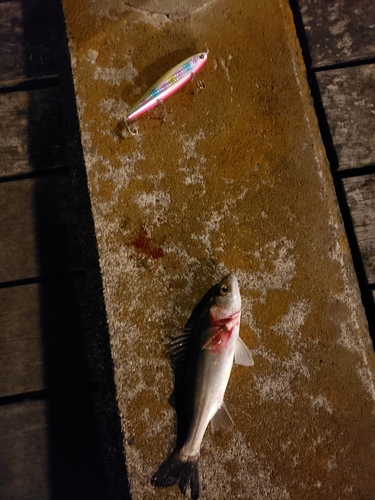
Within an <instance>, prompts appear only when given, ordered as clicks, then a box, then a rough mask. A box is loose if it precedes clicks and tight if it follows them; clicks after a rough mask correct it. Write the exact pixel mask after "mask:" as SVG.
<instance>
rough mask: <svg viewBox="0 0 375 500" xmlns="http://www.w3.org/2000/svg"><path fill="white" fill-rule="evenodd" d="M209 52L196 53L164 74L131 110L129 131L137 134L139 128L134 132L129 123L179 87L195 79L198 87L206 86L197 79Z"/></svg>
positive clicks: (128, 120) (128, 118)
mask: <svg viewBox="0 0 375 500" xmlns="http://www.w3.org/2000/svg"><path fill="white" fill-rule="evenodd" d="M207 56H208V50H207V52H201V53H200V54H195V55H194V56H192V57H188V58H187V59H185V60H184V61H182V62H181V63H179V64H177V66H174V68H172V69H170V70H169V71H168V72H167V73H165V75H163V76H162V77H161V78H160V79H159V80H158V81H157V82H156V83H155V84H154V85H153V86H152V87H151V88H150V89H149V90H148V91H147V92H146V93H145V94H144V95H143V96H142V97H141V98H140V99H139V101H137V102H136V103H135V104H134V106H132V107H131V108H130V110H129V113H128V115H127V116H126V118H125V126H126V128H127V130H128V132H129V133H130V134H132V135H137V134H138V130H136V131H135V132H133V131H132V130H131V129H130V128H129V126H128V123H129V122H131V121H132V120H135V119H136V118H137V117H138V116H140V115H141V114H143V113H145V112H146V111H148V110H149V109H151V108H153V107H154V106H156V105H157V104H161V103H162V102H163V101H165V99H167V98H168V97H169V96H171V95H172V94H174V93H175V92H176V91H177V90H178V89H180V88H181V87H183V86H184V85H185V84H186V83H187V82H189V81H190V80H195V82H196V84H197V87H198V88H200V89H203V88H204V84H203V82H201V81H199V80H197V78H196V76H195V75H196V73H198V71H199V70H200V69H201V68H202V66H203V65H204V64H205V62H206V61H207Z"/></svg>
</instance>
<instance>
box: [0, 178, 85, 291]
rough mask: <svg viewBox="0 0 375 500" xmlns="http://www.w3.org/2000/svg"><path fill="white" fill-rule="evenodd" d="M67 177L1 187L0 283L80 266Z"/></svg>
mask: <svg viewBox="0 0 375 500" xmlns="http://www.w3.org/2000/svg"><path fill="white" fill-rule="evenodd" d="M75 220H76V219H75V214H74V210H73V199H72V192H71V183H70V177H69V175H66V174H64V175H63V174H59V175H54V176H49V177H46V178H36V179H24V180H22V181H16V182H15V181H14V182H5V183H1V184H0V283H1V282H7V281H13V280H20V279H24V278H28V277H33V276H38V275H43V274H46V273H47V274H49V273H56V272H59V273H61V272H64V271H70V270H71V269H75V268H77V267H81V266H82V261H81V255H80V248H79V244H78V241H77V229H76V222H75Z"/></svg>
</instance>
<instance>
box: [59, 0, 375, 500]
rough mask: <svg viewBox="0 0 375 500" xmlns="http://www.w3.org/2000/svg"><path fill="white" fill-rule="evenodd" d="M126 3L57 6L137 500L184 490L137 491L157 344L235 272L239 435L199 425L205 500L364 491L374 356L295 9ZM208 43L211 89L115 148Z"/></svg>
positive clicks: (153, 436)
mask: <svg viewBox="0 0 375 500" xmlns="http://www.w3.org/2000/svg"><path fill="white" fill-rule="evenodd" d="M133 4H134V5H135V6H131V5H130V4H129V2H122V1H119V0H107V1H102V2H92V1H89V0H85V1H82V2H80V6H79V8H78V7H77V2H75V0H64V2H63V5H64V10H65V16H66V22H67V30H68V37H69V43H70V52H71V59H72V66H73V75H74V82H75V88H76V98H77V105H78V111H79V120H80V126H81V133H82V141H83V149H84V155H85V162H86V168H87V176H88V188H89V191H90V196H91V204H92V212H93V217H94V222H95V230H96V237H97V242H98V249H99V255H100V266H101V272H102V278H103V284H104V289H103V293H104V299H105V304H106V312H107V319H108V327H109V332H110V340H111V351H112V358H113V363H114V374H115V383H116V388H117V401H118V407H119V413H120V417H121V422H122V430H123V433H124V449H125V455H126V465H127V470H128V475H129V481H130V490H131V494H132V498H134V499H152V498H160V495H162V497H163V498H181V493H180V492H179V490H178V489H177V488H176V487H173V488H170V489H168V490H165V491H162V492H161V491H160V490H155V489H154V488H153V487H152V486H151V485H150V478H151V475H152V474H153V472H154V471H155V470H156V468H157V467H158V465H159V464H160V463H161V462H162V461H163V460H164V459H165V458H166V457H167V455H168V453H169V452H170V451H171V450H172V448H173V445H174V439H175V421H174V418H175V417H174V412H173V409H172V408H171V407H170V406H169V404H168V397H169V395H170V393H171V391H172V389H173V376H172V370H171V367H170V365H169V360H168V354H167V351H166V348H165V342H166V339H168V338H169V337H170V336H171V335H173V334H175V333H176V332H178V331H179V330H180V329H181V328H182V327H183V325H184V324H185V322H186V320H187V318H188V317H189V314H190V312H191V310H192V308H193V306H194V305H195V304H196V303H197V302H198V300H199V299H200V298H201V297H202V296H203V294H204V293H205V292H206V291H207V289H208V288H209V287H210V286H211V285H212V284H213V283H215V282H216V281H218V280H219V279H220V278H221V277H222V276H223V275H224V274H225V273H226V272H228V270H234V271H235V272H236V274H237V277H238V279H239V283H240V287H241V292H242V297H243V314H242V324H241V336H242V338H243V339H244V340H245V342H246V343H247V345H248V346H249V347H250V349H251V350H252V353H253V356H254V361H255V365H254V367H252V368H245V367H235V368H234V369H233V371H232V375H231V379H230V382H229V386H228V389H227V393H226V403H227V406H228V408H229V410H230V412H231V414H232V417H233V419H234V422H235V428H234V430H233V432H231V433H224V432H219V433H218V434H215V435H213V434H211V432H210V431H209V430H208V431H207V432H206V435H205V438H204V440H203V445H202V450H201V480H202V498H207V499H210V500H213V499H223V498H226V499H229V498H241V499H247V498H248V499H250V498H251V499H255V498H257V499H271V498H272V499H278V500H280V499H296V500H297V499H298V500H300V499H301V498H304V499H318V498H319V499H322V498H326V499H328V498H329V499H332V498H341V499H344V498H348V499H349V498H350V499H353V498H368V499H369V498H372V495H373V492H374V491H375V474H374V472H375V470H374V464H375V432H374V431H375V388H374V375H375V357H374V353H373V349H372V344H371V341H370V338H369V335H368V330H367V325H366V321H365V316H364V312H363V309H362V306H361V302H360V297H359V292H358V288H357V283H356V278H355V275H354V272H353V268H352V262H351V256H350V253H349V249H348V245H347V241H346V236H345V233H344V230H343V226H342V223H341V219H340V215H339V212H338V207H337V202H336V198H335V194H334V188H333V184H332V180H331V176H330V172H329V167H328V164H327V160H326V157H325V152H324V148H323V146H322V142H321V139H320V135H319V129H318V125H317V121H316V117H315V114H314V109H313V106H312V102H311V99H310V94H309V88H308V85H307V81H306V77H305V70H304V65H303V60H302V56H301V51H300V48H299V45H298V41H297V39H296V35H295V30H294V25H293V18H292V15H291V12H290V10H289V6H288V3H287V2H286V1H285V0H267V1H264V0H262V1H261V0H253V1H252V2H248V1H247V0H234V1H233V0H232V1H229V0H213V1H211V2H198V4H199V5H195V4H194V3H189V2H187V3H186V4H185V3H184V2H178V5H181V6H182V7H181V9H182V10H180V11H179V10H178V9H177V10H176V11H174V12H173V15H170V12H167V11H164V13H163V12H161V11H160V9H157V8H156V9H155V11H153V9H152V2H147V4H144V3H143V2H137V3H135V2H133ZM159 4H160V2H158V5H159ZM150 5H151V7H150ZM187 12H189V14H187ZM206 48H208V49H209V50H210V54H209V60H208V62H207V64H206V66H205V67H204V68H203V70H202V72H201V73H200V77H201V78H202V79H203V80H204V81H205V84H206V89H205V90H204V91H203V92H199V93H197V94H195V93H194V90H195V88H194V85H193V84H188V85H187V86H186V87H184V88H183V89H182V90H180V91H179V93H177V94H176V95H174V96H172V97H171V98H170V99H169V101H168V102H167V105H168V107H169V108H170V111H169V112H168V114H167V116H164V113H163V112H161V111H160V109H156V110H154V111H151V112H150V113H148V114H147V115H145V116H143V117H141V118H140V119H139V120H138V126H139V129H140V135H139V136H137V137H127V138H125V139H123V138H121V137H120V136H119V134H118V130H119V123H120V122H121V120H122V119H123V118H124V116H125V115H126V111H127V110H128V109H129V108H130V107H131V106H132V105H133V104H134V103H135V101H137V100H138V98H139V97H140V96H141V94H142V93H143V92H145V91H146V90H147V89H148V88H149V87H150V86H151V85H152V84H153V83H154V82H155V81H156V80H157V79H158V78H159V77H160V76H161V75H163V74H164V73H165V72H166V71H167V70H169V69H170V68H172V67H173V66H174V65H175V64H177V63H179V62H180V61H182V60H183V59H185V58H186V57H189V56H190V55H192V54H195V53H197V52H201V51H203V50H205V49H206ZM124 460H125V457H124Z"/></svg>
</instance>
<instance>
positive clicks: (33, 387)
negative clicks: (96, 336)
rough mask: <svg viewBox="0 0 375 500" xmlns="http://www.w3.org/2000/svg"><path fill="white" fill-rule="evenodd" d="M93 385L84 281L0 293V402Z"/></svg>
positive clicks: (67, 280) (62, 281)
mask: <svg viewBox="0 0 375 500" xmlns="http://www.w3.org/2000/svg"><path fill="white" fill-rule="evenodd" d="M95 379H96V371H95V356H94V343H93V338H92V325H91V322H90V314H89V304H88V300H87V296H86V293H85V289H84V281H83V278H79V277H74V276H67V277H66V278H65V279H57V280H54V281H47V282H44V283H38V284H30V285H24V286H17V287H11V288H4V289H0V397H3V396H9V395H12V394H22V393H25V392H33V391H40V390H43V389H49V388H54V387H61V386H66V385H71V386H75V385H79V384H83V383H85V382H87V381H90V380H95Z"/></svg>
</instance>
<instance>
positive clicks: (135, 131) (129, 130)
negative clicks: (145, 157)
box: [124, 120, 139, 135]
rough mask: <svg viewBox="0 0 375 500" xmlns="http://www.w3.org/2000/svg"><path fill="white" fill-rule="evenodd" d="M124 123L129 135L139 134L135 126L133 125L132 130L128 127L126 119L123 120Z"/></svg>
mask: <svg viewBox="0 0 375 500" xmlns="http://www.w3.org/2000/svg"><path fill="white" fill-rule="evenodd" d="M124 125H125V127H126V130H127V131H128V132H129V134H131V135H139V131H138V129H137V127H136V126H135V125H134V131H133V130H132V129H131V128H130V127H129V124H128V121H127V120H125V122H124Z"/></svg>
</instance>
